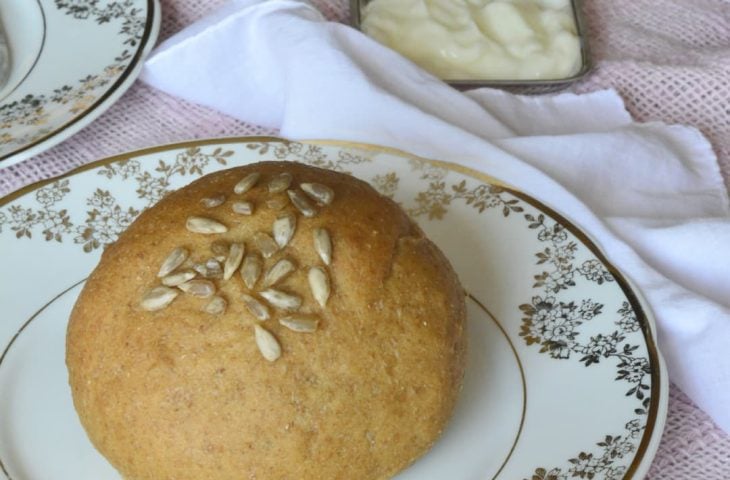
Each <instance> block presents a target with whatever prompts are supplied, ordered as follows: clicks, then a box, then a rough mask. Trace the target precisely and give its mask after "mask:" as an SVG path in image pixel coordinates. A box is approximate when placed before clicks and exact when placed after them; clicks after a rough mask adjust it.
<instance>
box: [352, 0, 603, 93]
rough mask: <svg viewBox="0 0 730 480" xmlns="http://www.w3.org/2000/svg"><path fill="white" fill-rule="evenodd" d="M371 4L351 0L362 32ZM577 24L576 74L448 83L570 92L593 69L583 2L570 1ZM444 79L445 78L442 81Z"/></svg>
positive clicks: (355, 24) (452, 81) (354, 19)
mask: <svg viewBox="0 0 730 480" xmlns="http://www.w3.org/2000/svg"><path fill="white" fill-rule="evenodd" d="M370 1H371V0H350V18H351V23H352V25H353V27H355V28H357V29H358V30H361V31H362V30H363V29H362V23H363V22H362V21H363V10H364V8H365V7H366V6H367V5H368V3H369V2H370ZM570 5H571V7H572V8H571V10H572V14H573V18H574V23H575V33H576V36H577V39H578V43H579V50H580V59H579V66H578V69H577V71H576V72H575V73H573V74H571V75H569V76H564V77H558V78H551V79H539V80H533V79H529V80H524V79H487V78H484V79H444V81H445V82H447V83H448V84H450V85H452V86H454V87H457V88H463V89H467V88H478V87H496V88H502V89H507V90H512V91H517V92H522V93H541V92H548V91H554V90H559V89H562V88H566V87H567V86H569V85H570V84H571V83H573V82H575V81H577V80H579V79H581V78H582V77H584V76H585V75H586V74H587V73H588V72H589V71H590V69H591V62H590V56H589V51H588V40H587V37H586V28H585V20H584V18H583V14H582V11H581V5H580V0H570ZM442 78H443V77H442Z"/></svg>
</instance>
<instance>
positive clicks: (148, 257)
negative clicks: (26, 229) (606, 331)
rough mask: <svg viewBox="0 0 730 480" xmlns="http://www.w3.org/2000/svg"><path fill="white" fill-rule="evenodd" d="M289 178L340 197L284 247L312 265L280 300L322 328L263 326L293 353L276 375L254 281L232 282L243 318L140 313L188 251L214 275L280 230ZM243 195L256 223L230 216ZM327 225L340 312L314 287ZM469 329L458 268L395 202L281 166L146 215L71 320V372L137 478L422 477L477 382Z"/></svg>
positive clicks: (181, 306)
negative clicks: (262, 345) (466, 390)
mask: <svg viewBox="0 0 730 480" xmlns="http://www.w3.org/2000/svg"><path fill="white" fill-rule="evenodd" d="M253 171H258V172H261V174H262V179H261V181H260V182H259V184H258V186H257V187H256V188H254V189H253V190H251V191H249V192H248V193H246V194H243V195H235V194H233V186H234V185H235V184H236V183H237V182H238V181H239V180H240V179H241V178H242V177H244V176H245V175H246V174H247V173H250V172H253ZM284 171H286V172H290V173H291V174H292V175H293V176H294V183H293V185H298V184H299V183H301V182H306V181H314V182H319V183H322V184H325V185H328V186H329V187H331V188H332V189H333V190H334V192H335V200H334V202H333V203H332V204H331V205H329V206H326V207H321V208H320V211H319V213H318V214H317V215H316V216H315V217H314V218H311V219H310V218H304V217H303V216H301V215H298V224H297V228H296V233H295V235H294V237H293V239H292V240H291V243H290V245H289V246H288V247H287V249H286V251H285V252H286V253H285V255H286V256H289V257H291V258H292V259H294V260H295V262H296V263H297V265H298V266H299V269H298V270H297V271H296V272H295V273H293V274H292V275H291V276H290V277H288V278H287V279H286V280H285V281H284V282H283V287H282V288H283V289H285V290H288V291H292V292H298V293H300V294H301V295H302V297H303V299H304V304H303V307H302V310H303V311H305V312H310V313H313V314H317V315H319V317H320V318H321V321H320V324H319V328H318V330H317V331H316V332H314V333H296V332H292V331H290V330H287V329H286V328H284V327H282V326H281V325H279V324H278V322H277V321H276V318H278V316H280V315H275V316H274V318H273V319H271V320H268V321H266V322H265V323H264V324H263V325H264V326H265V327H266V328H267V329H268V330H270V331H271V332H272V333H273V334H274V335H275V336H276V337H277V338H278V339H279V341H280V343H281V346H282V351H283V353H282V356H281V358H279V359H278V360H277V361H275V362H273V363H270V362H267V361H266V360H265V359H264V358H262V356H261V355H260V353H259V351H258V349H257V346H256V344H255V342H254V339H253V333H252V325H253V324H254V319H253V317H252V316H251V314H250V313H248V311H247V310H246V309H245V307H244V306H243V304H242V302H241V301H240V296H241V294H242V293H244V292H246V291H247V290H246V288H245V287H244V285H243V282H242V281H241V278H240V276H239V275H238V274H236V275H234V277H233V278H232V279H231V280H230V281H228V282H222V281H218V280H216V283H218V284H220V285H221V286H220V292H221V294H222V296H224V297H225V298H226V300H227V301H228V304H229V305H228V309H227V311H226V313H225V314H223V315H221V316H218V317H216V316H212V315H210V314H208V313H203V312H201V308H202V306H203V305H204V304H205V300H202V299H198V298H193V297H191V296H189V295H182V294H181V295H179V296H178V297H177V298H176V299H175V300H174V301H173V302H172V304H171V305H169V306H168V307H167V308H165V309H163V310H159V311H155V312H147V311H144V310H142V309H141V308H140V306H139V301H140V299H141V297H142V295H143V294H144V293H145V292H146V291H147V290H148V289H150V288H151V287H153V286H156V285H159V279H157V278H156V274H157V271H158V269H159V266H160V264H161V262H162V260H163V259H164V258H165V257H166V256H167V254H168V253H169V252H170V251H171V250H172V249H174V248H175V247H179V246H183V247H185V248H187V249H188V250H190V251H191V252H192V255H191V257H192V259H193V260H196V261H202V260H205V259H206V258H208V257H210V256H211V253H210V244H211V243H212V242H213V241H214V240H219V239H220V240H225V241H229V242H231V241H243V242H244V243H245V244H246V249H247V250H248V251H250V250H252V249H253V244H252V242H251V241H250V238H251V236H252V235H253V233H254V232H257V231H264V232H271V225H272V222H273V220H274V218H275V217H276V216H277V214H279V213H281V212H276V211H274V210H272V209H270V208H268V207H267V206H266V204H265V201H266V199H267V198H270V194H269V193H268V191H267V189H266V188H265V185H266V181H267V180H268V179H269V178H271V177H272V176H273V175H274V174H276V173H279V172H284ZM219 193H225V194H226V196H227V200H226V202H225V203H224V204H223V205H221V206H220V207H216V208H214V209H206V208H203V207H202V206H201V205H200V203H199V200H200V199H201V198H203V197H210V196H213V195H215V194H219ZM280 195H283V194H280ZM243 199H245V200H248V201H252V202H253V203H254V205H255V208H256V210H255V214H254V215H252V216H250V217H249V216H242V215H238V214H235V213H233V212H232V210H231V203H232V202H233V201H236V200H243ZM286 209H289V210H291V211H293V212H296V210H294V209H293V207H292V206H291V205H289V206H287V207H286ZM190 215H204V216H207V217H211V218H215V219H216V220H219V221H221V222H222V223H224V224H225V225H227V226H229V231H228V232H227V233H225V234H221V235H213V236H209V235H201V234H194V233H190V232H188V231H187V230H186V229H185V221H186V218H187V217H189V216H190ZM320 226H323V227H326V228H327V229H328V230H329V231H330V232H331V235H332V241H333V245H334V249H333V252H334V253H333V260H332V264H331V265H330V267H329V268H328V271H329V272H330V277H331V284H332V296H331V297H330V299H329V302H328V303H327V305H326V308H324V309H322V308H320V307H319V306H318V305H317V304H316V302H315V301H314V300H313V298H312V296H311V294H310V293H309V287H308V283H307V278H306V267H307V266H312V265H321V264H322V262H321V260H320V259H319V257H318V256H317V254H316V253H315V251H314V249H313V248H312V230H313V229H314V228H315V227H320ZM283 255H284V254H282V253H278V254H276V255H275V256H274V257H272V258H271V259H269V260H267V261H266V264H267V266H268V265H271V264H272V261H273V260H276V259H278V258H280V257H281V256H283ZM464 322H465V305H464V296H463V291H462V289H461V287H460V284H459V282H458V279H457V278H456V275H455V274H454V272H453V270H452V268H451V266H450V265H449V263H448V261H447V260H446V259H445V258H444V256H443V254H442V253H441V252H440V251H439V250H438V249H437V248H436V247H435V246H434V245H433V244H432V243H431V242H430V241H429V240H428V239H426V238H425V237H424V236H423V234H422V232H421V230H420V229H419V228H418V227H417V226H416V225H415V224H414V223H413V222H412V221H411V220H410V219H409V218H408V217H407V216H406V215H405V214H404V213H403V211H402V210H401V209H400V208H399V207H398V206H397V205H396V204H395V203H394V202H392V201H391V200H389V199H387V198H385V197H383V196H380V195H379V194H377V193H376V192H375V191H374V190H373V189H372V188H371V187H370V186H368V185H367V184H366V183H364V182H361V181H359V180H356V179H354V178H352V177H350V176H346V175H343V174H339V173H335V172H331V171H326V170H321V169H316V168H313V167H308V166H304V165H301V164H295V163H285V162H265V163H260V164H254V165H250V166H246V167H239V168H234V169H230V170H226V171H223V172H218V173H215V174H211V175H208V176H206V177H204V178H202V179H200V180H198V181H196V182H194V183H192V184H191V185H189V186H188V187H185V188H184V189H181V190H179V191H177V192H174V193H172V194H170V195H169V196H167V197H166V198H165V199H163V200H162V201H160V202H159V204H157V205H156V206H155V207H153V208H151V209H149V210H147V211H146V212H144V213H143V214H142V215H140V217H139V219H138V220H137V221H135V222H134V223H133V224H132V225H131V226H130V227H129V229H128V230H127V231H126V232H125V233H124V234H123V235H122V236H121V237H120V239H119V240H118V241H117V242H116V243H115V244H113V245H111V246H109V247H108V248H107V249H106V251H105V252H104V255H103V256H102V259H101V262H100V263H99V265H98V267H97V268H96V270H95V271H94V272H93V274H92V275H91V277H90V278H89V280H88V282H87V283H86V286H85V288H84V290H83V292H82V293H81V295H80V297H79V300H78V302H77V303H76V306H75V308H74V310H73V313H72V315H71V321H70V323H69V327H68V337H67V358H66V361H67V364H68V369H69V375H70V384H71V388H72V392H73V398H74V404H75V406H76V409H77V411H78V413H79V416H80V418H81V421H82V423H83V425H84V427H85V428H86V431H87V432H88V435H89V437H90V439H91V440H92V442H93V443H94V445H95V446H96V447H97V448H98V449H99V450H100V451H101V452H102V453H103V454H104V455H105V456H106V457H107V458H108V459H109V461H110V462H111V463H112V464H113V465H114V466H115V467H116V468H117V469H118V470H119V471H120V472H121V473H122V474H123V475H124V476H125V477H126V478H129V479H135V480H166V479H175V480H186V479H195V480H199V479H202V478H206V479H216V480H227V479H236V480H238V479H241V478H246V479H259V480H279V479H281V480H284V479H291V480H294V479H297V480H299V479H337V478H353V479H373V480H376V479H385V478H390V477H391V476H393V475H394V474H395V473H397V472H398V471H400V470H401V469H403V468H404V467H405V466H407V465H408V464H410V463H411V462H412V461H413V460H415V459H416V458H417V457H418V456H420V455H421V454H423V453H424V452H425V451H426V450H427V449H428V448H429V447H430V446H431V444H432V443H433V442H434V441H435V439H436V438H437V437H438V435H439V434H440V432H441V430H442V429H443V428H444V426H445V424H446V422H447V420H448V418H449V416H450V415H451V412H452V410H453V407H454V403H455V401H456V397H457V394H458V391H459V389H460V385H461V380H462V377H463V372H464V361H465V357H464V353H465V335H464Z"/></svg>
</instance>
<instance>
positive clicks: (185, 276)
mask: <svg viewBox="0 0 730 480" xmlns="http://www.w3.org/2000/svg"><path fill="white" fill-rule="evenodd" d="M195 275H196V273H195V272H194V271H192V270H183V271H181V272H177V273H171V274H170V275H166V276H164V277H162V284H163V285H165V286H166V287H177V286H178V285H180V284H181V283H185V282H187V281H188V280H192V279H193V278H195Z"/></svg>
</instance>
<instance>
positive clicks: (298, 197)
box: [140, 172, 334, 362]
mask: <svg viewBox="0 0 730 480" xmlns="http://www.w3.org/2000/svg"><path fill="white" fill-rule="evenodd" d="M260 180H261V174H260V173H259V172H253V173H250V174H248V175H246V176H244V177H243V178H241V179H240V180H239V181H238V182H237V183H236V184H235V186H234V187H233V193H234V194H236V195H244V194H246V193H247V192H249V191H251V190H252V189H253V188H256V187H257V185H258V183H259V181H260ZM293 184H294V178H293V176H292V175H291V174H290V173H288V172H283V173H279V174H276V175H274V176H272V177H271V178H270V179H268V181H267V182H266V184H265V188H266V190H267V192H268V194H269V195H270V196H269V198H268V199H267V200H266V201H265V203H266V206H267V207H268V208H270V209H271V210H274V211H282V213H281V214H279V215H277V217H276V219H275V220H274V222H273V225H272V227H271V232H270V233H269V232H256V233H254V235H253V236H252V238H251V243H250V246H252V249H251V251H247V250H246V246H245V244H244V243H243V242H240V243H231V244H228V243H226V242H223V241H220V240H216V241H214V242H213V243H212V244H211V246H210V251H211V253H212V256H211V257H210V258H208V259H207V260H205V261H202V262H191V261H190V259H189V256H190V252H188V251H187V250H186V249H185V248H182V247H179V248H175V249H174V250H173V251H172V252H170V254H169V255H168V256H167V257H166V258H165V259H164V260H163V262H162V264H161V266H160V269H159V271H158V273H157V276H158V277H159V278H160V281H161V283H162V285H161V286H157V287H154V288H152V289H151V290H149V291H148V292H147V293H145V295H144V296H143V297H142V300H141V302H140V305H141V307H142V308H143V309H145V310H148V311H156V310H161V309H164V308H166V307H167V306H168V305H170V303H172V301H173V300H174V299H175V298H176V297H177V296H178V295H179V294H180V293H184V294H187V295H191V296H194V297H198V298H203V299H206V303H205V305H204V306H203V308H202V310H203V311H204V312H206V313H209V314H211V315H221V314H223V313H225V311H226V308H227V306H228V302H227V301H226V299H225V298H223V297H222V296H220V295H218V294H217V293H216V284H215V283H214V281H213V280H219V281H220V280H222V281H228V280H230V279H231V278H233V276H234V275H235V273H236V272H238V273H239V275H240V277H241V280H242V281H243V284H244V285H245V287H246V289H247V290H248V292H246V293H243V294H242V295H241V301H242V303H243V305H244V306H245V308H246V310H247V311H248V312H249V313H250V314H251V315H252V316H253V317H254V319H255V320H256V323H255V324H254V339H255V342H256V345H257V347H258V349H259V351H260V352H261V355H262V356H263V357H264V358H265V359H266V360H268V361H270V362H273V361H275V360H277V359H278V358H279V357H280V356H281V345H280V344H279V341H278V340H277V339H276V337H275V336H274V335H273V334H272V333H271V332H270V331H269V330H267V329H266V328H264V327H263V326H262V325H261V323H262V322H265V321H267V320H269V319H271V318H272V316H273V315H274V314H275V312H281V313H282V316H281V317H279V319H278V322H279V324H280V325H282V326H283V327H285V328H287V329H289V330H291V331H293V332H300V333H312V332H315V331H316V330H317V327H318V325H319V318H318V317H317V316H316V315H311V314H302V313H299V310H300V309H301V307H302V304H303V302H304V300H303V298H302V297H301V296H300V295H298V294H296V293H293V292H289V291H286V290H285V289H282V288H281V287H279V286H278V284H280V283H281V282H282V281H283V280H284V279H286V278H287V277H288V276H289V275H291V274H292V273H294V272H295V271H296V270H297V263H296V262H295V261H294V260H293V259H291V258H289V257H282V258H279V259H278V260H276V261H274V263H273V264H272V265H271V266H269V267H268V268H266V269H265V268H264V267H265V262H266V259H269V258H272V257H273V256H274V255H275V254H277V253H278V252H281V251H282V250H284V249H286V247H287V246H288V245H289V243H290V242H291V240H292V239H293V237H294V234H295V233H296V230H297V216H296V215H295V213H293V212H291V211H283V210H284V209H285V208H286V207H287V205H289V204H291V205H292V206H293V207H294V208H295V209H296V211H297V212H298V213H300V214H301V215H302V216H304V217H305V218H312V217H315V216H316V215H317V214H318V213H319V211H320V209H321V208H322V207H325V206H327V205H329V204H331V203H332V201H333V200H334V191H333V190H332V189H331V188H329V187H327V186H326V185H322V184H320V183H305V182H302V183H300V184H299V185H298V188H296V186H294V185H293ZM226 198H227V197H226V195H224V194H222V193H221V194H216V195H213V196H209V197H205V198H201V199H200V204H201V206H202V207H203V208H205V209H214V208H216V207H220V206H221V205H223V204H224V203H225V202H226ZM230 208H231V210H232V211H233V212H234V213H236V214H239V215H253V214H254V210H255V208H254V205H253V203H252V202H250V201H246V200H242V199H236V201H233V202H232V203H231V206H230ZM185 226H186V228H187V230H188V231H190V232H193V233H197V234H203V235H216V234H223V233H226V232H228V227H227V226H226V225H224V224H223V223H221V222H220V221H218V220H216V219H215V218H210V217H208V216H190V217H188V219H187V221H186V223H185ZM312 246H313V248H314V251H315V252H316V253H317V256H318V257H319V258H320V259H321V261H322V263H323V264H324V266H319V265H314V266H310V267H309V268H308V270H307V280H308V283H309V288H310V292H311V295H312V298H314V300H315V301H316V303H317V304H318V305H319V307H320V308H323V309H324V308H326V306H327V301H328V300H329V297H330V294H331V284H330V276H329V273H328V271H327V268H328V267H330V265H331V263H332V239H331V237H330V234H329V232H328V231H327V230H326V229H325V228H315V229H314V230H313V236H312ZM257 287H260V289H258V290H257Z"/></svg>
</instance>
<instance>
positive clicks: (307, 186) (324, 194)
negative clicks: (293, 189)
mask: <svg viewBox="0 0 730 480" xmlns="http://www.w3.org/2000/svg"><path fill="white" fill-rule="evenodd" d="M299 188H301V189H302V190H304V193H306V194H307V195H309V196H310V197H312V198H313V199H314V200H315V201H316V202H317V203H319V204H320V205H329V204H330V203H332V200H333V199H334V198H335V192H334V191H333V190H332V189H331V188H330V187H328V186H327V185H322V184H321V183H302V184H301V185H299Z"/></svg>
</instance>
